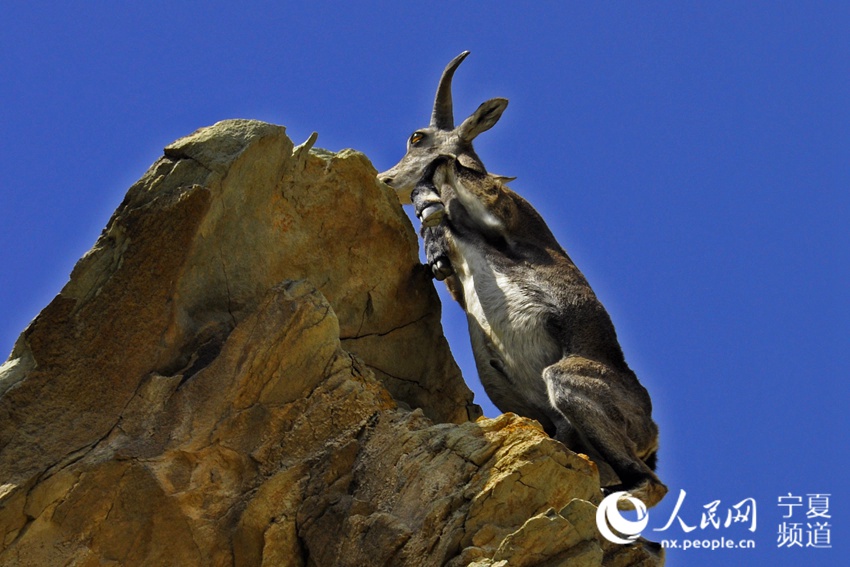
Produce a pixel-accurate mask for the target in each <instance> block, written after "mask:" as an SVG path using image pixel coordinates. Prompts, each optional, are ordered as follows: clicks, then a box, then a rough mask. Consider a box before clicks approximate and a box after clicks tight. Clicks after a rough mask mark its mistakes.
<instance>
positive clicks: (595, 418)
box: [543, 356, 667, 506]
mask: <svg viewBox="0 0 850 567" xmlns="http://www.w3.org/2000/svg"><path fill="white" fill-rule="evenodd" d="M543 379H544V381H545V382H546V387H547V389H548V393H549V400H550V402H551V404H552V405H553V406H554V407H555V408H556V409H558V410H559V411H560V412H561V413H562V414H563V415H564V416H565V417H566V418H567V420H568V421H569V423H570V425H571V426H572V428H573V431H572V433H571V435H573V436H574V437H578V438H579V439H580V440H581V444H583V445H585V446H586V448H587V450H588V454H589V455H590V456H591V458H594V457H596V458H597V459H601V461H603V462H604V463H606V464H607V465H609V466H610V467H611V469H613V471H614V472H615V473H616V475H617V476H618V477H619V480H620V484H619V485H616V486H610V487H607V489H608V490H610V491H612V492H613V491H618V490H625V491H628V492H630V493H631V494H632V495H633V496H635V497H637V498H640V499H641V500H642V501H643V502H644V503H645V504H646V505H647V506H654V505H655V504H657V503H658V502H659V501H660V500H661V499H662V498H663V497H664V495H665V494H666V493H667V487H666V486H664V484H662V483H661V481H660V480H659V479H658V476H656V474H655V472H653V470H652V469H651V468H650V467H649V466H648V465H647V464H646V463H645V462H644V461H643V460H641V458H640V457H639V456H638V453H639V452H642V450H639V444H640V445H641V446H644V445H646V444H647V443H652V444H654V443H655V439H654V438H653V437H654V435H655V432H656V428H655V424H654V423H653V422H652V419H651V418H650V417H649V415H647V414H646V412H645V410H644V408H643V407H642V406H641V403H640V400H632V399H631V394H630V390H629V389H628V388H624V387H622V381H623V379H624V377H623V376H622V375H620V374H618V373H616V371H614V370H611V369H609V368H607V367H605V366H604V365H601V364H599V363H597V362H594V361H591V360H588V359H584V358H581V357H577V356H571V357H566V358H563V359H561V360H560V361H558V362H557V363H555V364H553V365H551V366H549V367H547V368H546V369H545V370H544V371H543ZM625 379H629V377H626V378H625ZM631 379H634V378H633V377H631ZM559 433H560V431H559ZM559 440H560V439H559Z"/></svg>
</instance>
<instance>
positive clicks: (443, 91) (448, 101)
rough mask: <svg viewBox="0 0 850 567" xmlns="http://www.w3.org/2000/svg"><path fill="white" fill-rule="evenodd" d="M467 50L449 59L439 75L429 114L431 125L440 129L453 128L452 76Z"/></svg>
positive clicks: (464, 57)
mask: <svg viewBox="0 0 850 567" xmlns="http://www.w3.org/2000/svg"><path fill="white" fill-rule="evenodd" d="M467 55H469V51H464V52H463V53H461V54H460V55H458V56H457V57H455V58H454V59H452V60H451V62H450V63H449V64H448V65H446V69H445V70H444V71H443V76H442V77H440V86H439V87H437V98H435V99H434V112H433V113H432V114H431V126H433V127H435V128H439V129H441V130H453V129H454V127H455V119H454V115H453V113H452V77H453V76H454V74H455V69H457V68H458V66H459V65H460V64H461V62H463V60H464V59H466V56H467Z"/></svg>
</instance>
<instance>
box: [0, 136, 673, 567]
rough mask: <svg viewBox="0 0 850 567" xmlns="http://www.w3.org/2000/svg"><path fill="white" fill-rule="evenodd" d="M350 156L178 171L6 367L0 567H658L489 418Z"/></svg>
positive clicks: (540, 442) (190, 143) (128, 202)
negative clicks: (604, 534)
mask: <svg viewBox="0 0 850 567" xmlns="http://www.w3.org/2000/svg"><path fill="white" fill-rule="evenodd" d="M375 176H376V171H375V169H374V168H373V167H372V165H371V164H370V163H369V161H368V160H367V159H366V158H365V156H363V155H362V154H360V153H357V152H354V151H349V150H346V151H343V152H340V153H338V154H332V153H329V152H325V151H323V150H310V149H309V147H306V146H299V147H293V144H292V142H291V141H290V140H289V139H288V138H287V137H286V135H285V131H284V129H283V128H282V127H279V126H274V125H270V124H265V123H262V122H256V121H248V120H229V121H224V122H220V123H218V124H216V125H214V126H212V127H209V128H205V129H202V130H199V131H197V132H195V133H194V134H192V135H190V136H188V137H186V138H182V139H180V140H178V141H177V142H175V143H173V144H171V145H169V146H168V147H167V148H166V149H165V155H164V157H162V158H160V159H159V160H158V161H157V162H156V163H154V164H153V166H152V167H151V168H150V170H148V172H147V173H145V175H144V176H143V177H142V178H141V179H140V180H139V181H138V182H137V183H136V184H135V185H133V186H132V187H131V188H130V190H129V191H128V193H127V196H126V197H125V199H124V202H123V203H122V204H121V205H120V206H119V208H118V210H117V211H116V212H115V214H114V215H113V217H112V218H111V219H110V221H109V223H108V225H107V227H106V228H105V229H104V231H103V234H102V235H101V237H100V238H99V239H98V241H97V243H96V244H95V245H94V247H93V248H92V250H91V251H89V252H88V253H87V254H86V255H85V256H84V257H83V258H82V259H81V260H80V261H79V262H78V264H77V266H76V267H75V268H74V270H73V272H72V274H71V278H70V281H69V282H68V284H67V285H66V286H65V287H64V288H63V290H62V291H61V292H60V294H59V295H58V296H57V297H56V298H55V299H54V300H53V301H52V302H51V303H50V304H49V305H48V306H47V307H46V308H45V309H44V310H43V311H42V312H41V314H39V315H38V317H37V318H36V319H35V320H34V321H33V322H32V323H31V324H30V326H29V327H28V328H27V329H26V330H25V331H24V332H23V333H22V334H21V336H20V338H19V339H18V341H17V343H16V345H15V348H14V350H13V352H12V355H11V356H10V358H9V360H8V361H7V362H6V363H5V364H4V365H3V366H2V367H0V550H2V551H0V565H9V566H12V565H15V566H18V565H20V566H29V565H32V566H50V565H74V566H89V565H215V566H218V565H237V566H254V565H256V566H260V565H275V566H279V565H292V566H317V567H324V566H346V565H351V566H364V565H393V566H395V565H435V566H436V565H450V566H461V565H476V566H479V567H484V566H490V565H499V566H503V565H511V566H514V565H517V566H532V565H552V566H554V565H578V566H581V565H602V564H604V565H612V566H613V565H618V566H619V565H623V566H625V565H655V564H656V563H657V562H656V560H655V558H653V557H652V556H650V555H649V554H647V553H646V552H645V551H643V550H642V549H640V548H634V547H618V546H610V545H607V544H606V545H603V544H602V543H601V542H600V540H599V535H598V532H597V529H596V526H595V512H596V508H595V504H597V503H598V502H599V501H600V499H601V493H600V491H599V483H598V475H597V471H596V467H595V465H593V463H591V462H589V461H588V460H586V459H585V458H583V457H582V456H579V455H576V454H574V453H572V452H570V451H568V450H566V449H565V448H564V447H563V446H562V445H561V444H560V443H557V442H555V441H552V440H551V439H549V438H548V437H547V436H546V435H545V434H544V433H543V432H542V431H541V429H540V428H539V426H538V425H537V424H536V423H535V422H532V421H529V420H526V419H523V418H519V417H516V416H514V415H511V414H506V415H503V416H501V417H499V418H497V419H479V420H477V421H474V420H475V418H476V417H478V415H479V413H480V411H479V410H478V408H477V406H475V405H474V404H473V403H472V393H471V392H470V391H469V389H468V388H467V387H466V385H465V384H464V382H463V379H462V377H461V375H460V371H459V369H458V367H457V365H456V364H455V362H454V360H453V359H452V356H451V353H450V351H449V348H448V344H447V343H446V340H445V338H444V337H443V334H442V329H441V326H440V305H439V300H438V298H437V295H436V292H435V291H434V288H433V285H432V283H431V281H430V280H429V279H428V277H427V275H426V271H425V269H423V268H422V267H421V266H420V265H419V260H418V252H417V241H416V236H415V233H414V231H413V228H412V227H411V225H410V223H409V221H408V220H407V217H406V216H405V214H404V213H403V211H402V210H401V207H400V206H399V204H398V201H397V199H396V197H395V196H394V195H393V194H392V192H391V191H390V190H389V189H388V188H386V187H384V186H382V185H380V184H379V183H378V182H377V181H376V177H375Z"/></svg>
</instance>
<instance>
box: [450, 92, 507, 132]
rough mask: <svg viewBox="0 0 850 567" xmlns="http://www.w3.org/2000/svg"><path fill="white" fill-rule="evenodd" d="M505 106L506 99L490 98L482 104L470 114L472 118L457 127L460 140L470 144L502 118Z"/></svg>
mask: <svg viewBox="0 0 850 567" xmlns="http://www.w3.org/2000/svg"><path fill="white" fill-rule="evenodd" d="M507 106H508V99H506V98H491V99H490V100H488V101H487V102H482V103H481V106H479V107H478V108H477V109H476V110H475V112H473V113H472V116H470V117H469V118H467V119H466V120H464V121H463V124H461V125H460V126H458V128H457V132H458V135H459V136H460V139H461V140H463V141H465V142H471V141H472V140H474V139H475V137H476V136H477V135H478V134H480V133H481V132H486V131H487V130H489V129H490V128H492V127H493V126H494V125H495V124H496V122H498V121H499V118H501V117H502V113H503V112H504V111H505V108H507Z"/></svg>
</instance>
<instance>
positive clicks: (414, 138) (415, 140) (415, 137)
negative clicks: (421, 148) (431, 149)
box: [410, 132, 425, 146]
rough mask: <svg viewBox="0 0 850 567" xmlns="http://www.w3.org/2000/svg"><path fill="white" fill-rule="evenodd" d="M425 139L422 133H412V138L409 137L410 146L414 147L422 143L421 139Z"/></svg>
mask: <svg viewBox="0 0 850 567" xmlns="http://www.w3.org/2000/svg"><path fill="white" fill-rule="evenodd" d="M424 137H425V134H423V133H422V132H414V133H413V135H412V136H410V145H411V146H415V145H416V144H418V143H419V142H421V141H422V138H424Z"/></svg>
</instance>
